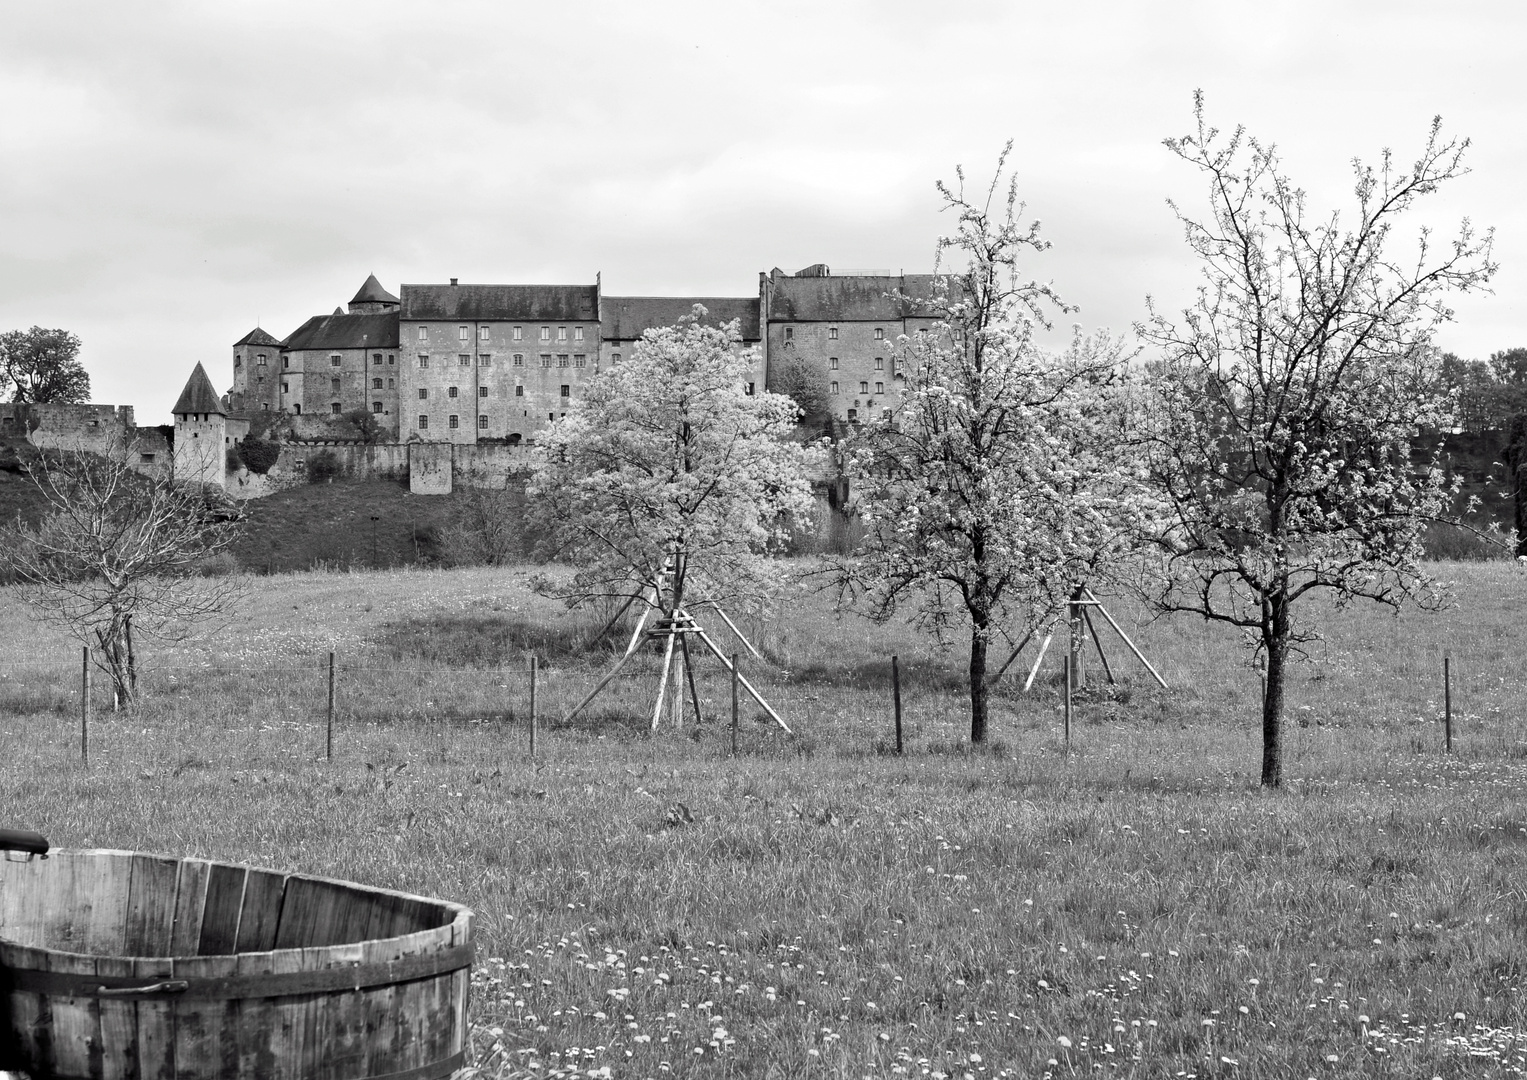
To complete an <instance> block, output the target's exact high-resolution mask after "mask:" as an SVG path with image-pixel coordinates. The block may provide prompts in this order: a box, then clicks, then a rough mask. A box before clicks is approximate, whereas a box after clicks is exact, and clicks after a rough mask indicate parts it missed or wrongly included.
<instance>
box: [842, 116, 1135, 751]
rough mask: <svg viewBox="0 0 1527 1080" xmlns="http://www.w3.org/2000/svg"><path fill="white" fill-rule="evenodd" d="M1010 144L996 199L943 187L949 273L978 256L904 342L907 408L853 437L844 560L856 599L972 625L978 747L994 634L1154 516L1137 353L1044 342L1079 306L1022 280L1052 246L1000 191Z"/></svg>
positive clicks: (1044, 607)
mask: <svg viewBox="0 0 1527 1080" xmlns="http://www.w3.org/2000/svg"><path fill="white" fill-rule="evenodd" d="M1008 149H1009V150H1010V149H1011V144H1009V147H1008ZM1007 153H1008V151H1007V150H1005V151H1004V152H1003V155H1002V158H1001V159H999V162H998V169H997V174H996V177H995V178H994V179H993V181H992V184H991V187H990V188H989V189H988V190H987V192H986V193H985V197H984V198H978V199H976V200H971V199H968V198H967V197H966V195H965V191H964V175H963V173H960V174H958V175H959V180H960V183H959V185H958V186H957V187H956V188H955V189H950V188H948V187H946V186H945V185H943V184H940V185H939V191H940V193H941V194H942V195H943V198H944V202H945V209H946V210H947V211H949V212H951V213H953V214H955V215H956V216H957V218H958V229H957V231H956V232H955V234H954V235H953V236H951V237H946V238H943V239H941V240H940V241H939V247H938V264H937V266H938V268H942V267H943V266H944V264H945V263H946V262H948V261H951V259H952V260H954V261H958V262H961V263H963V264H964V265H963V266H960V267H957V268H954V269H952V270H950V271H949V272H948V273H944V274H942V275H936V278H935V280H936V281H937V282H938V284H937V286H936V294H935V296H934V297H933V299H932V301H931V309H932V311H933V312H934V313H935V314H936V316H937V321H936V322H935V324H934V325H933V327H932V328H931V330H930V331H929V332H926V333H918V334H915V335H912V336H911V337H904V338H903V339H901V341H900V342H899V344H898V352H897V370H898V371H899V372H904V373H905V376H906V385H905V387H904V389H903V390H902V391H901V395H900V403H899V406H898V407H897V408H896V409H895V411H894V412H893V413H892V415H891V416H889V417H887V418H883V419H881V420H879V421H877V422H875V423H873V424H871V425H869V426H867V427H866V428H864V429H863V431H862V432H861V433H860V434H859V435H858V436H857V437H856V438H854V439H853V440H852V441H851V443H850V445H849V448H848V451H847V471H848V473H849V475H850V477H851V484H852V488H853V490H854V491H855V492H856V495H855V504H854V505H855V508H856V510H857V512H858V514H859V516H860V519H861V521H862V523H863V526H864V540H863V542H862V544H861V545H860V546H859V547H858V549H857V550H856V551H855V552H853V554H852V555H851V556H850V557H849V558H847V559H844V560H841V561H840V562H839V564H838V568H837V569H838V580H839V584H840V587H841V589H842V590H843V592H844V594H845V598H846V599H851V600H852V601H853V602H855V603H857V604H858V605H859V606H860V607H861V609H862V610H866V611H867V612H868V613H869V614H870V615H871V616H872V617H874V618H876V619H887V618H890V617H891V616H892V615H893V614H894V613H895V612H896V611H897V610H898V609H900V608H901V607H902V606H903V605H910V606H911V607H912V608H913V610H914V611H915V618H916V620H917V621H918V623H920V624H921V625H922V626H924V627H926V628H928V629H929V630H931V631H932V632H933V633H935V634H936V635H937V636H939V637H940V638H943V637H944V636H945V635H946V634H947V633H949V632H950V631H953V630H956V629H963V630H968V632H969V640H970V663H969V685H970V738H971V741H972V742H977V743H978V742H982V741H984V740H985V739H986V736H987V723H988V713H989V707H988V690H989V681H990V680H989V679H988V676H987V652H988V647H989V645H990V643H991V641H992V640H993V638H994V637H995V636H996V635H997V634H999V633H1001V632H1003V629H1004V627H1005V626H1007V625H1010V624H1017V625H1018V626H1019V627H1022V628H1031V627H1033V626H1034V625H1036V624H1037V623H1039V622H1041V621H1042V620H1044V619H1045V618H1047V617H1049V616H1050V615H1052V614H1053V613H1054V612H1055V611H1056V610H1057V609H1058V608H1059V607H1060V606H1061V605H1063V604H1064V603H1065V602H1066V601H1067V600H1068V599H1069V598H1070V597H1071V596H1072V595H1073V593H1074V592H1075V590H1076V589H1077V588H1078V587H1079V586H1081V585H1083V584H1085V583H1086V582H1088V581H1089V580H1092V581H1096V580H1098V578H1099V576H1100V575H1101V574H1103V573H1104V572H1105V571H1106V569H1107V568H1108V567H1109V566H1110V565H1112V563H1113V562H1114V561H1115V560H1117V559H1118V558H1119V557H1121V556H1122V554H1123V553H1124V552H1126V551H1127V550H1129V549H1130V547H1131V546H1132V545H1133V543H1134V538H1135V537H1137V536H1138V535H1140V524H1141V523H1142V522H1143V521H1144V519H1145V517H1146V516H1147V515H1146V514H1145V509H1146V503H1147V500H1144V499H1143V498H1142V494H1141V491H1140V489H1139V488H1138V485H1137V483H1136V481H1137V480H1138V474H1137V472H1136V470H1135V466H1134V464H1133V459H1132V457H1131V455H1130V453H1129V452H1128V444H1127V441H1126V439H1125V438H1124V435H1125V419H1126V415H1127V413H1126V409H1125V403H1126V400H1127V387H1128V383H1129V375H1128V370H1127V359H1128V354H1127V352H1126V350H1125V349H1124V348H1123V347H1122V346H1121V345H1120V343H1119V342H1117V341H1115V340H1114V339H1112V338H1110V337H1109V336H1108V335H1107V334H1094V335H1090V336H1087V335H1083V334H1082V333H1081V332H1080V331H1079V330H1078V331H1077V332H1076V334H1075V335H1074V336H1073V338H1072V340H1071V342H1070V344H1069V346H1068V347H1067V348H1066V349H1064V350H1063V351H1062V352H1060V353H1059V354H1058V355H1057V354H1055V353H1053V352H1051V351H1049V350H1046V349H1044V348H1041V347H1040V345H1039V344H1038V343H1037V342H1036V341H1035V339H1034V332H1035V327H1036V325H1045V326H1047V325H1048V322H1047V320H1046V313H1047V311H1049V310H1051V309H1056V308H1058V309H1060V310H1061V311H1065V310H1067V309H1066V308H1065V306H1064V305H1063V304H1062V303H1061V301H1060V300H1059V299H1058V297H1057V296H1056V295H1055V293H1054V292H1053V290H1052V289H1051V288H1050V286H1048V285H1042V284H1038V283H1036V282H1033V281H1029V282H1021V281H1020V280H1019V276H1018V270H1017V262H1018V259H1019V258H1020V256H1021V255H1022V254H1024V253H1025V252H1027V251H1042V250H1044V249H1045V248H1046V247H1048V246H1049V245H1048V242H1047V241H1044V240H1041V239H1040V238H1039V225H1038V223H1037V222H1033V223H1029V224H1024V223H1023V221H1022V218H1023V212H1024V207H1023V206H1022V204H1020V203H1019V202H1018V200H1017V193H1016V184H1015V182H1014V181H1012V180H1010V181H1009V182H1008V184H1007V187H1006V191H1005V193H1004V192H1003V190H1002V177H1003V166H1004V165H1005V162H1006V158H1007ZM1004 194H1005V198H1004ZM909 302H910V301H909Z"/></svg>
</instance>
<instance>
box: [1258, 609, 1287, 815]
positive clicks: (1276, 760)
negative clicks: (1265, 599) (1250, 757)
mask: <svg viewBox="0 0 1527 1080" xmlns="http://www.w3.org/2000/svg"><path fill="white" fill-rule="evenodd" d="M1269 607H1270V609H1271V610H1270V613H1269V618H1268V621H1267V622H1266V623H1265V624H1264V625H1263V627H1262V643H1263V645H1265V646H1266V648H1267V693H1266V696H1265V697H1264V698H1263V699H1262V786H1263V787H1270V788H1275V787H1278V786H1280V785H1281V784H1282V783H1283V683H1284V675H1285V674H1286V673H1287V670H1288V664H1287V662H1288V635H1289V621H1288V601H1287V599H1285V598H1284V597H1282V596H1276V597H1274V598H1273V599H1272V601H1271V603H1270V605H1269Z"/></svg>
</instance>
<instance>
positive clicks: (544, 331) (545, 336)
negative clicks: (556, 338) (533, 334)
mask: <svg viewBox="0 0 1527 1080" xmlns="http://www.w3.org/2000/svg"><path fill="white" fill-rule="evenodd" d="M541 340H542V341H550V340H551V327H549V326H543V327H541Z"/></svg>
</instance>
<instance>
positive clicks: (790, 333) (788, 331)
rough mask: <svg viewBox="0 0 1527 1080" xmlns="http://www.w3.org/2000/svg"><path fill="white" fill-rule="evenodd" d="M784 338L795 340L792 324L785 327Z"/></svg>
mask: <svg viewBox="0 0 1527 1080" xmlns="http://www.w3.org/2000/svg"><path fill="white" fill-rule="evenodd" d="M785 340H786V341H794V340H795V327H793V326H787V327H785Z"/></svg>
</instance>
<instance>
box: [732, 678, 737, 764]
mask: <svg viewBox="0 0 1527 1080" xmlns="http://www.w3.org/2000/svg"><path fill="white" fill-rule="evenodd" d="M732 756H733V757H736V756H737V654H736V653H732Z"/></svg>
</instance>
